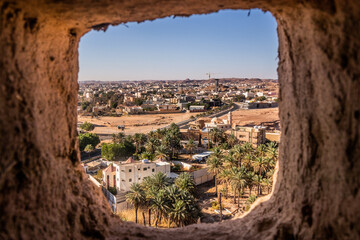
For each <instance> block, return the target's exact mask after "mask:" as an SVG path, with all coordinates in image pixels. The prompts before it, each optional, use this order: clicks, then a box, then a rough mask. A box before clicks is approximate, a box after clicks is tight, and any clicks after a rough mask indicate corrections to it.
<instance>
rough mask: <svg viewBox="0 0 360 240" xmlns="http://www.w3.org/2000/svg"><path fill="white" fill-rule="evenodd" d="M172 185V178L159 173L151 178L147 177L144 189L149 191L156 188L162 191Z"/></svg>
mask: <svg viewBox="0 0 360 240" xmlns="http://www.w3.org/2000/svg"><path fill="white" fill-rule="evenodd" d="M169 185H170V178H168V177H167V176H166V175H165V173H162V172H158V173H156V174H154V175H153V176H151V177H146V178H145V179H144V188H145V189H149V187H155V188H156V189H158V190H160V189H163V188H165V187H167V186H169Z"/></svg>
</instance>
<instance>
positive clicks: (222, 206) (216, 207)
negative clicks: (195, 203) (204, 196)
mask: <svg viewBox="0 0 360 240" xmlns="http://www.w3.org/2000/svg"><path fill="white" fill-rule="evenodd" d="M211 208H212V209H214V210H220V204H219V202H218V201H214V202H212V203H211ZM221 208H222V209H224V208H225V207H224V204H223V203H222V204H221Z"/></svg>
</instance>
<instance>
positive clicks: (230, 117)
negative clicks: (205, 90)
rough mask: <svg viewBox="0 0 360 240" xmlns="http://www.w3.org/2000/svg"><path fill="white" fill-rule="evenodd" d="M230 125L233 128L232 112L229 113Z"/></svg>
mask: <svg viewBox="0 0 360 240" xmlns="http://www.w3.org/2000/svg"><path fill="white" fill-rule="evenodd" d="M228 124H229V125H230V127H232V112H229V113H228Z"/></svg>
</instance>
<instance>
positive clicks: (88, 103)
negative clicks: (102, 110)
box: [81, 102, 91, 110]
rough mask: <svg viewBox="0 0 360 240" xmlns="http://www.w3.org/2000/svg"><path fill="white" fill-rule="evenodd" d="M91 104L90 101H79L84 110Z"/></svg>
mask: <svg viewBox="0 0 360 240" xmlns="http://www.w3.org/2000/svg"><path fill="white" fill-rule="evenodd" d="M90 105H91V103H90V102H82V103H81V109H82V110H86V109H87V108H88V107H89V106H90Z"/></svg>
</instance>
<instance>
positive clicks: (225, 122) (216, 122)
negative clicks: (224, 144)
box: [205, 112, 232, 130]
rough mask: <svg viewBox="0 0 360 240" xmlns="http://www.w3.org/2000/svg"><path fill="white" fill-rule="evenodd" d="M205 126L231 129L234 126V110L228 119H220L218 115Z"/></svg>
mask: <svg viewBox="0 0 360 240" xmlns="http://www.w3.org/2000/svg"><path fill="white" fill-rule="evenodd" d="M205 127H206V128H208V129H211V128H219V129H223V130H227V129H230V128H231V127H232V112H229V113H228V117H227V119H222V120H221V119H218V118H217V117H214V118H213V119H211V122H210V123H205Z"/></svg>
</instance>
